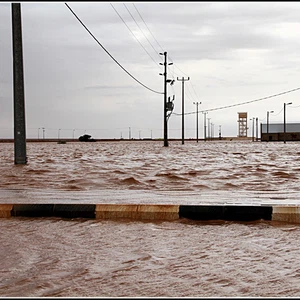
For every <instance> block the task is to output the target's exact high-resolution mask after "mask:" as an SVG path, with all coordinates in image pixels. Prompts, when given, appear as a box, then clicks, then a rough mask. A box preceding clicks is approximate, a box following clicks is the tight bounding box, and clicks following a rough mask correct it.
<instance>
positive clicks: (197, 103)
mask: <svg viewBox="0 0 300 300" xmlns="http://www.w3.org/2000/svg"><path fill="white" fill-rule="evenodd" d="M193 104H196V108H197V118H196V128H197V135H196V136H197V143H198V105H199V104H201V102H193Z"/></svg>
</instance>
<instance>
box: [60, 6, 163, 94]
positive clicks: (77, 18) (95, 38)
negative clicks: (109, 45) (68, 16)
mask: <svg viewBox="0 0 300 300" xmlns="http://www.w3.org/2000/svg"><path fill="white" fill-rule="evenodd" d="M65 5H66V6H67V7H68V8H69V10H70V11H71V12H72V14H73V15H74V16H75V18H76V19H77V20H78V21H79V23H80V24H81V25H82V26H83V27H84V28H85V30H86V31H87V32H88V33H89V34H90V35H91V36H92V37H93V39H94V40H95V41H96V42H97V43H98V45H99V46H101V48H102V49H103V50H104V51H105V52H106V53H107V54H108V55H109V56H110V57H111V59H112V60H113V61H114V62H115V63H116V64H117V65H118V66H119V67H120V68H121V69H122V70H123V71H125V72H126V73H127V74H128V75H129V76H130V77H131V78H132V79H134V80H135V81H136V82H138V83H139V84H140V85H142V86H143V87H145V88H146V89H148V90H150V91H152V92H154V93H157V94H163V92H157V91H155V90H153V89H151V88H149V87H147V86H146V85H144V84H143V83H142V82H140V81H139V80H138V79H136V78H135V77H134V76H133V75H131V74H130V73H129V72H128V71H127V70H126V69H125V68H124V67H123V66H122V65H121V64H120V63H119V62H118V61H117V60H116V59H115V58H114V57H113V56H112V55H111V54H110V53H109V52H108V51H107V50H106V49H105V48H104V46H102V44H101V43H100V42H99V41H98V40H97V39H96V37H95V36H94V35H93V34H92V33H91V31H90V30H89V29H88V28H87V27H86V26H85V25H84V23H83V22H82V21H81V20H80V19H79V17H78V16H77V15H76V14H75V12H74V11H73V10H72V9H71V7H70V6H69V5H68V4H67V3H65Z"/></svg>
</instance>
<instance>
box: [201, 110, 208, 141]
mask: <svg viewBox="0 0 300 300" xmlns="http://www.w3.org/2000/svg"><path fill="white" fill-rule="evenodd" d="M202 113H203V114H204V135H203V137H204V141H205V142H206V114H207V111H204V112H202Z"/></svg>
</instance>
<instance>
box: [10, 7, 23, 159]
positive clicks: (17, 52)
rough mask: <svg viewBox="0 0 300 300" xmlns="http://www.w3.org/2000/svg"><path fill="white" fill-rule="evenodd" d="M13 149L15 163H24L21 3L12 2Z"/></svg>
mask: <svg viewBox="0 0 300 300" xmlns="http://www.w3.org/2000/svg"><path fill="white" fill-rule="evenodd" d="M11 11H12V40H13V85H14V88H13V90H14V91H13V93H14V150H15V164H26V163H27V156H26V126H25V100H24V75H23V48H22V21H21V4H20V3H12V4H11Z"/></svg>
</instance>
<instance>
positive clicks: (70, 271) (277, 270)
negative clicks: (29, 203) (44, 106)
mask: <svg viewBox="0 0 300 300" xmlns="http://www.w3.org/2000/svg"><path fill="white" fill-rule="evenodd" d="M298 148H299V144H298V143H287V144H283V143H260V142H258V143H251V142H245V143H237V142H206V143H204V142H200V143H198V144H197V143H195V142H186V144H185V145H181V144H180V142H174V143H170V146H169V147H163V144H162V142H125V141H122V142H114V143H104V142H103V143H102V142H101V143H100V142H98V143H67V144H56V143H28V144H27V155H28V164H27V165H14V152H13V144H12V143H10V144H4V143H2V144H1V143H0V150H1V151H0V159H1V166H0V170H1V177H0V188H1V189H32V190H34V189H52V190H57V191H63V190H67V191H68V190H71V191H77V190H78V191H82V190H94V191H97V190H98V191H99V190H101V189H105V190H107V189H111V190H116V189H118V190H122V191H123V190H124V191H125V192H126V190H129V189H130V190H131V191H132V190H134V189H135V190H149V191H151V190H153V191H166V192H167V191H172V192H174V191H176V190H180V191H187V192H188V191H191V192H193V193H194V192H195V191H196V192H197V191H202V190H224V191H225V190H226V191H235V192H236V191H239V190H240V191H254V190H260V191H280V192H282V191H299V179H298V174H299V170H300V167H299V162H300V150H298ZM0 231H1V235H0V244H1V247H0V273H1V281H0V296H1V297H299V296H300V261H299V259H298V258H299V257H300V238H299V237H300V226H299V225H295V224H284V223H276V222H271V221H257V222H226V221H210V222H209V221H207V222H200V221H192V220H186V219H180V220H177V221H169V222H163V221H151V222H146V221H129V220H119V221H113V220H89V219H60V218H35V219H34V218H23V217H19V218H10V219H0Z"/></svg>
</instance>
